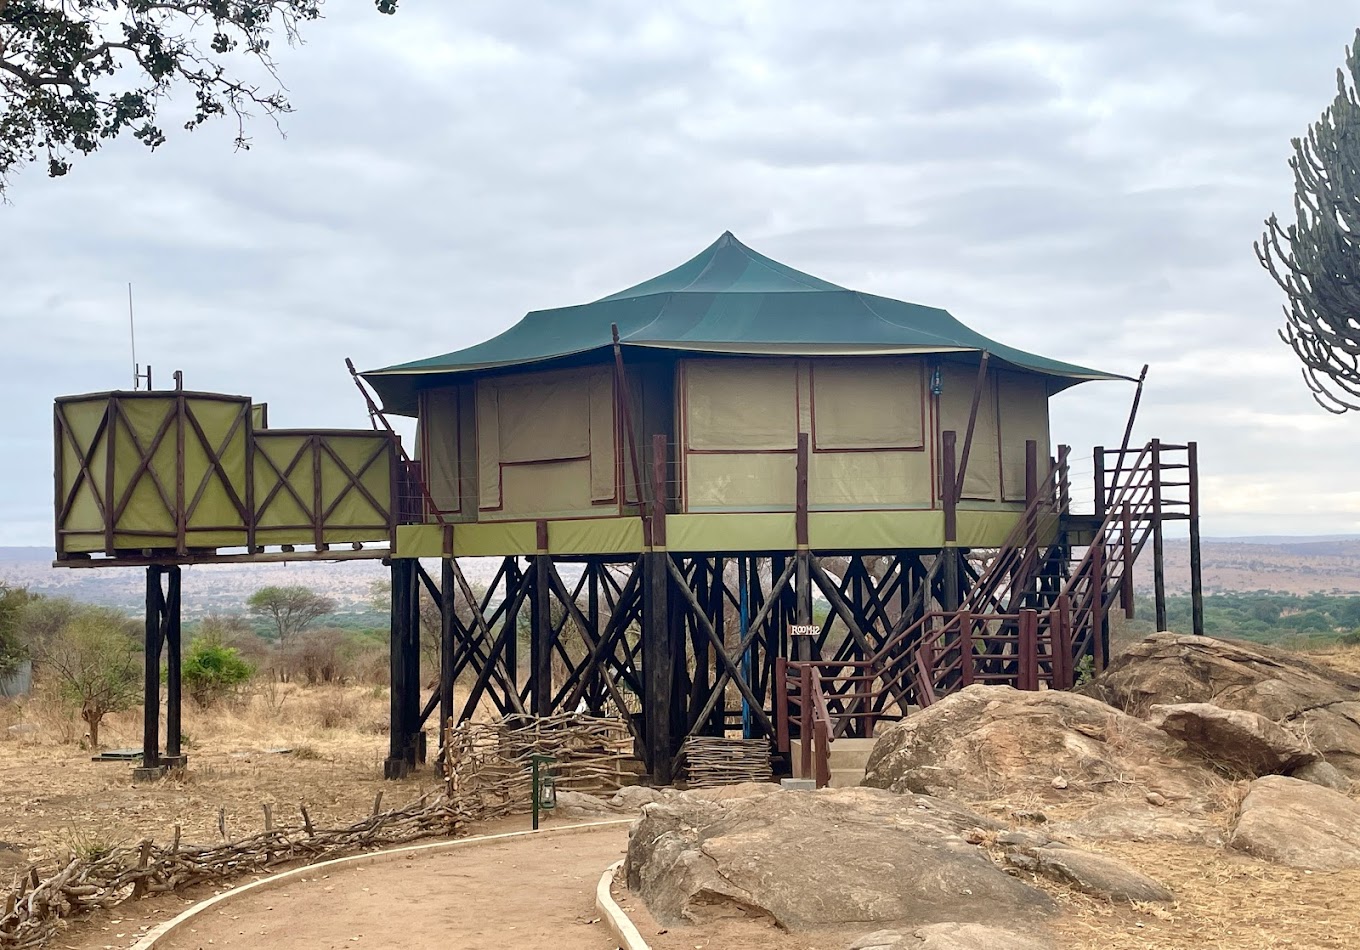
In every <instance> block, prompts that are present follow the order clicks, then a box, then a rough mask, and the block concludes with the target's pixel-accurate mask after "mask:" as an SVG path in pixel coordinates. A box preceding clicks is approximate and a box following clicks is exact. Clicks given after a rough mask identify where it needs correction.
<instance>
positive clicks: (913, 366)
mask: <svg viewBox="0 0 1360 950" xmlns="http://www.w3.org/2000/svg"><path fill="white" fill-rule="evenodd" d="M924 369H925V360H924V359H865V360H818V361H817V362H815V363H813V364H812V365H810V366H809V380H810V386H808V387H806V388H805V389H804V390H803V391H804V392H810V393H811V396H812V399H811V407H810V409H811V416H810V420H809V425H808V427H807V428H805V429H804V431H805V432H811V433H812V447H813V448H815V449H819V450H835V449H919V448H921V447H923V446H924V445H925V429H924V412H923V398H922V396H923V392H924V389H925V372H924Z"/></svg>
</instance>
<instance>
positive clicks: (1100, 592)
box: [1091, 528, 1110, 672]
mask: <svg viewBox="0 0 1360 950" xmlns="http://www.w3.org/2000/svg"><path fill="white" fill-rule="evenodd" d="M1091 545H1092V547H1091V651H1092V654H1093V656H1094V657H1095V662H1096V670H1097V671H1098V672H1103V671H1104V670H1105V666H1106V664H1108V663H1109V662H1110V640H1109V637H1108V636H1107V634H1106V631H1105V530H1104V529H1103V528H1097V529H1096V536H1095V538H1094V540H1092V542H1091Z"/></svg>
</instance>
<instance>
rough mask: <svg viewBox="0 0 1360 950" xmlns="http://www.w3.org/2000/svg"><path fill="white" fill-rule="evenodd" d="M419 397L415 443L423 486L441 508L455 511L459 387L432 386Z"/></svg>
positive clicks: (459, 409)
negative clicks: (418, 417)
mask: <svg viewBox="0 0 1360 950" xmlns="http://www.w3.org/2000/svg"><path fill="white" fill-rule="evenodd" d="M422 399H423V402H422V403H421V408H420V428H419V432H418V433H417V435H416V446H417V447H418V448H419V449H420V456H421V458H420V462H421V473H422V475H423V476H424V478H425V487H426V488H427V489H428V490H429V492H430V498H431V499H432V500H433V501H434V503H435V505H436V506H437V507H438V508H439V510H440V511H445V512H449V511H452V512H456V511H458V510H459V509H460V507H461V499H460V498H459V496H458V480H459V458H458V452H459V449H460V445H459V421H460V417H461V407H460V405H459V403H460V399H459V391H458V387H457V386H445V387H441V388H439V389H431V390H429V391H427V392H425V393H424V394H423V396H422Z"/></svg>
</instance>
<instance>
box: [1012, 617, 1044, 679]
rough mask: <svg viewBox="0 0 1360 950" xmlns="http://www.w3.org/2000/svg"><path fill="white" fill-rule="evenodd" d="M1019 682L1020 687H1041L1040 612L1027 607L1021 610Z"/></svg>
mask: <svg viewBox="0 0 1360 950" xmlns="http://www.w3.org/2000/svg"><path fill="white" fill-rule="evenodd" d="M1019 634H1020V642H1019V651H1020V662H1019V682H1018V683H1016V687H1017V688H1018V689H1027V690H1031V691H1033V690H1037V689H1038V688H1039V614H1038V612H1037V611H1035V610H1032V609H1030V608H1026V609H1024V610H1022V611H1020V624H1019Z"/></svg>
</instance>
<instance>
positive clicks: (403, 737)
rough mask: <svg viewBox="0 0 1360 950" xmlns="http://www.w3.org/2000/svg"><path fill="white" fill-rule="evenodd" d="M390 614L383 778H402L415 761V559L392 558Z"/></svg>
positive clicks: (417, 617) (417, 658) (417, 699)
mask: <svg viewBox="0 0 1360 950" xmlns="http://www.w3.org/2000/svg"><path fill="white" fill-rule="evenodd" d="M391 564H392V617H391V625H392V626H391V638H390V647H389V649H390V651H391V652H390V654H389V659H388V666H389V669H390V670H391V677H392V688H391V704H390V707H389V708H390V713H389V718H390V722H389V737H388V739H389V741H388V752H387V759H386V760H385V761H384V762H383V776H384V777H385V778H390V779H397V778H404V777H405V776H406V775H407V774H409V772H410V771H411V768H412V767H413V766H414V765H415V761H416V737H415V724H416V721H417V720H418V719H419V718H420V605H419V601H418V599H417V590H416V578H417V575H416V562H415V560H414V559H412V558H393V559H392V562H391Z"/></svg>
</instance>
